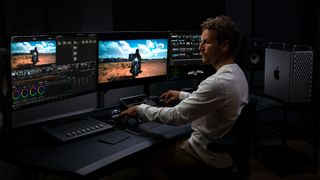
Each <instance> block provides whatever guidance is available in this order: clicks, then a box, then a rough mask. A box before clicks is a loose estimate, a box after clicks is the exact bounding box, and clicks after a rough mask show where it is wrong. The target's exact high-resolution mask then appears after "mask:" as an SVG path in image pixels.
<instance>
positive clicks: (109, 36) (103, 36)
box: [97, 31, 169, 91]
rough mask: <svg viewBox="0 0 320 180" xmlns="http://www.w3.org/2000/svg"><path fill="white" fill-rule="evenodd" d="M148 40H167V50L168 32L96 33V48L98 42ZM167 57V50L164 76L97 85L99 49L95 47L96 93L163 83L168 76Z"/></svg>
mask: <svg viewBox="0 0 320 180" xmlns="http://www.w3.org/2000/svg"><path fill="white" fill-rule="evenodd" d="M149 38H150V39H167V48H168V49H169V38H168V31H113V32H106V33H97V46H98V44H99V41H108V40H137V39H149ZM168 57H169V50H167V59H166V73H165V74H164V75H157V76H152V77H144V78H136V79H129V80H121V81H112V82H103V83H99V47H97V86H98V91H107V90H110V89H117V88H123V87H128V86H135V85H146V84H150V83H154V82H161V81H165V80H167V74H168Z"/></svg>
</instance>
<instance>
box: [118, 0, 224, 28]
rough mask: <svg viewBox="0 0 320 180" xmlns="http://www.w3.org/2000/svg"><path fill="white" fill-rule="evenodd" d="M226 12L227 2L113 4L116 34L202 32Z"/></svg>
mask: <svg viewBox="0 0 320 180" xmlns="http://www.w3.org/2000/svg"><path fill="white" fill-rule="evenodd" d="M224 12H225V2H224V0H211V1H206V3H199V2H196V1H194V2H189V1H181V0H178V1H172V0H171V1H169V0H163V1H127V2H125V3H124V2H123V1H113V25H114V30H121V31H128V30H129V31H136V30H164V31H167V30H181V29H183V30H184V29H187V30H188V29H199V28H200V27H199V25H200V23H201V22H202V21H204V20H205V19H207V18H208V17H214V16H216V15H220V14H223V13H224Z"/></svg>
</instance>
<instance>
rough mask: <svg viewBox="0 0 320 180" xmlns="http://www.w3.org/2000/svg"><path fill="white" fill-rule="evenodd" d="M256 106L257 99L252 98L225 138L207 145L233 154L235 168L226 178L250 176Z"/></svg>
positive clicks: (215, 150) (212, 148)
mask: <svg viewBox="0 0 320 180" xmlns="http://www.w3.org/2000/svg"><path fill="white" fill-rule="evenodd" d="M256 106H257V99H254V98H253V99H250V100H249V102H248V104H246V105H245V106H244V107H243V109H242V110H241V113H240V116H239V117H238V119H237V121H236V122H235V124H234V126H233V127H232V129H231V130H230V131H229V132H228V133H227V134H226V135H225V136H224V137H223V139H221V140H220V141H215V142H211V143H209V144H208V145H207V149H208V150H209V151H212V152H224V153H228V154H230V155H231V157H232V160H233V169H232V172H230V174H229V175H228V178H226V179H248V178H249V177H250V154H251V153H250V150H251V139H252V134H253V122H254V119H255V116H256Z"/></svg>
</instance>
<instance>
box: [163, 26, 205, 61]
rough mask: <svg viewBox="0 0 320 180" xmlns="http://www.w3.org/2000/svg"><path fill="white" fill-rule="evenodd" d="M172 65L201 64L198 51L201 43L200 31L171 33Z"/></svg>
mask: <svg viewBox="0 0 320 180" xmlns="http://www.w3.org/2000/svg"><path fill="white" fill-rule="evenodd" d="M169 39H170V50H169V51H170V57H169V59H170V63H173V62H178V61H180V62H186V61H198V63H200V62H201V55H200V51H199V50H198V48H199V45H200V41H201V32H200V31H174V32H169Z"/></svg>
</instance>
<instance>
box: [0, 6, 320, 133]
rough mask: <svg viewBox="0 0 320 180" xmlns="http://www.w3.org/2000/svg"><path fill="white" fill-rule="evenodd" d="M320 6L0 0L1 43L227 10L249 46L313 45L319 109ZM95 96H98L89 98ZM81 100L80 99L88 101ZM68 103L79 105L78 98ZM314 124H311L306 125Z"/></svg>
mask: <svg viewBox="0 0 320 180" xmlns="http://www.w3.org/2000/svg"><path fill="white" fill-rule="evenodd" d="M319 9H320V3H319V1H317V0H308V1H306V0H241V1H239V0H210V1H194V2H189V1H181V0H170V1H169V0H162V1H116V0H114V1H113V0H109V1H108V0H90V1H88V0H63V1H62V0H54V1H53V0H35V1H21V0H0V45H1V46H2V47H4V46H6V45H7V42H6V39H7V37H8V35H10V34H12V33H13V34H25V33H46V32H107V31H160V30H161V31H162V30H163V31H168V30H199V29H200V28H199V25H200V24H201V22H202V21H204V20H205V19H206V18H208V17H214V16H216V15H220V14H226V15H229V16H231V17H232V18H233V19H234V20H235V21H236V22H237V23H238V25H239V26H240V29H241V31H242V32H243V34H244V35H245V36H246V37H247V42H248V44H249V46H248V47H249V48H250V40H251V39H258V41H260V42H261V46H260V47H259V48H261V49H262V50H264V48H265V47H266V46H267V44H268V43H269V42H284V43H286V44H287V46H288V47H292V45H294V44H304V45H310V46H311V47H312V49H313V50H314V66H313V70H314V71H313V97H312V103H313V105H314V110H319V109H320V108H319V89H320V88H319V84H320V83H319V78H318V77H319V69H320V67H319V62H318V60H319V49H320V47H319V46H320V36H319V34H320V28H319V27H320V18H319V17H320V12H319ZM247 51H248V49H247ZM248 61H249V60H248V58H243V59H241V62H240V63H241V64H243V65H244V70H245V73H246V75H247V78H248V80H249V84H250V87H251V90H252V91H253V92H255V91H261V90H263V85H264V82H263V81H264V71H263V64H262V65H261V66H259V67H257V68H256V67H248V66H247V64H248ZM173 84H175V85H176V83H175V82H168V83H165V84H160V85H154V86H152V87H151V88H150V89H151V90H153V89H157V90H158V91H161V90H165V89H166V88H167V87H171V86H174V85H173ZM136 89H137V88H136V87H132V88H127V89H119V90H117V91H111V92H109V94H108V95H107V97H105V100H106V101H108V102H110V103H106V104H112V103H113V101H114V102H116V101H117V100H118V99H119V97H121V96H124V95H128V94H129V95H130V93H132V94H133V95H134V94H137V93H136V92H137V91H140V90H141V89H142V88H141V87H138V90H136ZM129 92H130V93H129ZM92 97H95V96H94V95H93V96H89V97H88V98H92ZM78 101H79V104H81V102H82V101H84V102H86V100H82V99H78ZM78 101H77V102H78ZM64 104H65V106H69V104H72V105H74V101H70V102H69V101H68V102H64ZM93 104H95V103H93ZM61 108H63V106H62V107H61ZM45 111H49V110H48V108H47V107H42V109H41V111H39V112H45ZM23 113H24V114H26V112H23ZM311 114H314V113H313V112H311ZM310 116H311V118H313V119H315V120H317V119H318V117H319V113H317V114H316V115H310V114H309V115H308V116H305V117H310ZM306 123H308V122H306ZM309 128H311V127H308V126H306V129H305V131H308V130H309ZM309 133H310V132H309ZM311 133H312V132H311Z"/></svg>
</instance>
